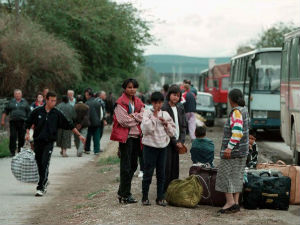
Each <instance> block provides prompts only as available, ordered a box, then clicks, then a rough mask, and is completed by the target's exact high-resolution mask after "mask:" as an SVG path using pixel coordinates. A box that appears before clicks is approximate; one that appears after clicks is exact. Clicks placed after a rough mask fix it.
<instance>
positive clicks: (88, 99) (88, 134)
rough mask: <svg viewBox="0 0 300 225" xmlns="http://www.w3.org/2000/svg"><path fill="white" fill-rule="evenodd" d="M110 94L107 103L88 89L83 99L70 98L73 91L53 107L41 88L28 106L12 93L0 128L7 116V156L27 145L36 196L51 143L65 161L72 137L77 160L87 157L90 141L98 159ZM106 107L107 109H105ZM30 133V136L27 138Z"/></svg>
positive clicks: (44, 184)
mask: <svg viewBox="0 0 300 225" xmlns="http://www.w3.org/2000/svg"><path fill="white" fill-rule="evenodd" d="M113 100H114V99H113V97H112V96H111V93H110V100H109V101H108V100H107V98H106V93H105V92H104V91H100V92H98V93H93V91H92V89H90V88H88V89H86V90H85V91H84V97H83V96H82V95H78V96H77V97H76V98H75V97H74V91H73V90H68V92H67V95H63V96H62V97H61V103H59V104H58V105H57V106H56V103H57V95H56V94H55V93H54V92H51V91H49V88H44V90H43V92H39V93H37V95H36V99H35V100H34V101H33V103H32V104H31V105H29V104H28V102H27V101H26V100H25V99H24V98H23V97H22V91H21V90H20V89H15V90H14V98H12V99H11V100H10V101H9V102H8V104H7V105H6V107H5V108H4V111H3V113H2V118H1V125H2V126H4V125H5V121H6V117H7V116H9V129H10V137H9V150H10V154H11V156H12V157H13V156H15V154H16V153H18V152H20V150H21V148H22V147H23V146H24V144H25V140H26V141H27V142H28V145H29V143H30V144H31V145H30V147H31V149H33V150H34V152H35V158H36V162H37V166H38V171H39V183H38V186H37V191H36V196H43V195H44V194H45V192H46V190H47V184H48V167H49V162H50V158H51V154H52V152H53V147H54V142H56V145H57V146H58V147H60V148H61V151H60V154H61V155H62V156H63V157H68V155H67V149H70V148H71V139H72V133H74V142H75V146H76V149H77V156H78V157H82V155H83V153H86V154H90V152H91V140H92V138H93V152H94V154H95V155H98V154H99V153H100V152H101V151H103V150H101V149H100V140H101V137H102V133H103V128H104V126H105V125H107V119H106V118H108V119H109V118H110V117H112V113H113V110H112V107H111V105H113V104H114V102H110V101H113ZM106 103H107V105H108V106H110V108H109V107H106ZM31 131H33V135H31V133H32V132H31Z"/></svg>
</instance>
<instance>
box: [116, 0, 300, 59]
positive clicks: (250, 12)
mask: <svg viewBox="0 0 300 225" xmlns="http://www.w3.org/2000/svg"><path fill="white" fill-rule="evenodd" d="M115 1H116V2H118V3H124V2H130V3H132V4H133V5H134V6H135V7H136V8H138V9H139V10H140V11H141V14H140V15H141V17H142V18H144V19H146V20H150V21H153V22H152V25H151V34H152V35H153V36H154V37H155V39H156V42H155V44H151V45H149V46H146V47H145V48H144V50H145V55H149V54H176V55H186V56H195V57H224V56H225V57H227V56H232V55H234V54H235V52H236V49H237V48H238V46H239V45H243V44H247V43H248V42H249V41H250V40H251V39H255V38H256V37H257V36H258V35H259V34H260V33H261V32H262V31H263V30H265V29H268V28H269V27H271V26H272V25H274V24H275V23H278V22H284V23H289V22H293V23H294V24H295V25H296V26H298V27H299V26H300V0H115Z"/></svg>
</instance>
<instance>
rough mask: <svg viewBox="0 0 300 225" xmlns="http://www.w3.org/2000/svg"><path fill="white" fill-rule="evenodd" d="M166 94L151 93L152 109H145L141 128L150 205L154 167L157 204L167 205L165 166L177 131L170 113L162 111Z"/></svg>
mask: <svg viewBox="0 0 300 225" xmlns="http://www.w3.org/2000/svg"><path fill="white" fill-rule="evenodd" d="M163 102H164V96H163V94H162V93H160V92H154V93H153V94H152V95H151V103H152V105H153V109H152V110H145V112H144V114H143V121H142V123H141V129H142V132H143V139H142V143H143V145H144V148H143V157H144V176H143V182H142V192H143V199H142V204H143V205H150V201H149V199H148V193H149V186H150V184H151V181H152V176H153V172H154V169H156V177H157V198H156V204H157V205H160V206H166V202H165V200H164V182H165V166H166V157H167V148H166V147H167V146H168V144H169V142H170V137H173V136H174V135H175V132H176V126H175V123H174V122H173V120H172V118H171V117H170V115H169V113H167V112H163V111H161V107H162V105H163Z"/></svg>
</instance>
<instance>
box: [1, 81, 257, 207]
mask: <svg viewBox="0 0 300 225" xmlns="http://www.w3.org/2000/svg"><path fill="white" fill-rule="evenodd" d="M138 87H139V84H138V82H137V81H136V80H135V79H132V78H130V79H127V80H125V81H124V82H123V84H122V88H123V93H122V95H121V96H120V97H119V98H118V99H117V100H116V102H115V105H114V107H112V111H113V112H112V115H113V118H112V120H113V126H112V132H111V136H110V139H111V140H112V141H117V142H119V156H120V184H119V190H118V200H119V202H120V203H125V204H130V203H136V202H137V200H136V199H135V198H134V197H133V195H132V193H131V182H132V178H133V175H134V173H135V171H136V169H137V167H138V158H140V160H141V161H142V165H143V166H142V167H143V169H142V170H143V176H142V196H143V197H142V205H145V206H147V205H151V202H150V200H149V197H148V194H149V187H150V184H151V182H152V176H153V172H154V170H156V177H157V198H156V204H157V205H159V206H166V205H167V204H166V201H165V198H164V196H165V193H166V191H167V188H168V185H169V184H170V183H171V181H172V180H174V179H178V178H179V151H180V150H181V149H182V148H185V146H184V143H185V139H186V133H187V132H188V133H189V135H190V137H191V140H192V147H191V149H190V152H191V157H192V161H193V163H204V164H207V163H208V164H209V165H210V166H211V167H214V163H213V160H214V143H213V142H212V140H210V139H209V138H207V137H206V128H205V126H198V127H197V126H196V119H195V111H196V110H195V107H196V102H195V98H196V94H195V93H194V92H192V89H191V85H190V84H189V83H188V82H184V83H183V85H182V87H180V86H178V85H171V86H170V87H168V88H167V89H166V90H165V91H164V92H163V93H161V92H153V93H152V94H151V97H150V102H151V105H152V106H151V107H149V106H148V107H145V105H144V103H143V102H142V101H141V99H139V98H138V97H137V96H136V93H137V89H138ZM196 93H197V92H196ZM105 99H106V95H105V92H103V91H102V92H99V93H97V94H94V93H93V90H92V89H90V88H87V89H86V90H85V91H84V96H81V95H78V96H77V97H76V99H75V98H74V91H72V90H69V91H68V93H67V95H66V96H63V97H62V102H61V103H60V104H59V105H58V106H57V107H55V106H56V102H57V96H56V94H55V93H54V92H51V91H49V90H47V89H45V90H44V91H43V93H38V94H37V96H36V101H35V102H33V103H32V105H31V107H30V106H29V104H28V103H27V101H26V100H25V99H23V98H22V91H21V90H19V89H16V90H15V91H14V98H13V99H12V100H11V101H10V102H9V103H8V104H7V106H6V107H5V109H4V112H3V115H2V121H1V124H2V125H3V124H4V123H5V117H6V116H7V115H9V116H10V121H9V122H10V144H9V148H10V151H11V154H12V155H14V154H15V152H16V151H20V148H21V147H22V146H23V145H24V142H25V140H24V137H25V139H26V140H27V141H29V140H30V130H31V129H32V130H33V131H34V134H33V148H34V151H35V154H36V156H35V157H36V162H37V165H38V170H39V182H38V186H37V191H36V196H43V195H44V194H45V192H46V190H47V185H48V168H49V162H50V158H51V154H52V152H53V147H54V142H55V141H56V142H57V145H58V146H59V147H61V154H62V156H66V149H67V148H70V145H71V135H72V132H73V133H74V136H75V144H76V148H77V156H79V157H80V156H82V153H83V152H85V153H87V154H89V153H90V146H91V139H92V138H93V142H94V143H93V144H94V154H96V155H97V154H99V152H100V151H101V150H100V139H101V137H102V134H103V128H104V126H105V125H106V124H107V122H106V117H105V115H106V111H105V110H106V108H105ZM84 100H85V101H84ZM229 102H230V105H231V107H232V111H231V112H230V114H229V116H228V118H227V121H226V123H225V126H224V137H223V140H222V148H221V153H220V156H221V161H220V165H219V166H218V168H219V170H218V171H219V172H218V175H217V179H216V190H217V191H220V192H224V193H225V196H226V204H225V205H224V207H223V208H222V209H221V210H220V211H219V212H220V213H232V212H237V211H239V201H238V200H239V193H240V192H241V191H242V186H243V173H244V169H245V167H246V166H247V167H249V168H255V166H256V162H257V147H256V144H255V137H256V135H255V133H254V132H252V131H250V133H249V118H248V112H247V108H246V107H245V101H244V99H243V95H242V92H241V91H240V90H238V89H234V90H231V91H230V93H229ZM17 139H18V147H17V146H16V140H17Z"/></svg>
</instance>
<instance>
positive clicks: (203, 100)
mask: <svg viewBox="0 0 300 225" xmlns="http://www.w3.org/2000/svg"><path fill="white" fill-rule="evenodd" d="M196 101H197V105H201V106H212V105H213V102H212V97H211V96H209V95H203V94H198V95H197V99H196Z"/></svg>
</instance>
